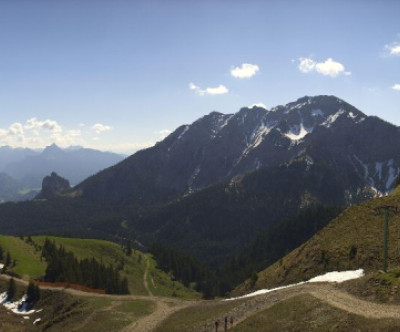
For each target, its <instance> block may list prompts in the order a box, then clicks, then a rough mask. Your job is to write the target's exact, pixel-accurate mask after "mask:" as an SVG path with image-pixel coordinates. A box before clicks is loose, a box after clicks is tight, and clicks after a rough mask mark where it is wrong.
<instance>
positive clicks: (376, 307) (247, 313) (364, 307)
mask: <svg viewBox="0 0 400 332" xmlns="http://www.w3.org/2000/svg"><path fill="white" fill-rule="evenodd" d="M300 294H310V295H312V296H314V297H316V298H317V299H319V300H321V301H324V302H326V303H328V304H329V305H331V306H333V307H336V308H338V309H341V310H344V311H346V312H348V313H352V314H355V315H359V316H363V317H365V318H370V319H385V318H391V319H397V320H400V306H396V305H388V304H378V303H373V302H369V301H365V300H361V299H359V298H357V297H355V296H353V295H350V294H349V293H346V292H344V291H342V290H339V289H337V288H336V287H335V285H334V284H326V283H325V284H322V283H321V284H305V285H300V286H295V287H292V288H287V289H281V290H277V291H274V292H271V293H267V294H264V295H259V296H255V297H251V298H247V299H242V300H234V301H237V302H238V305H237V306H236V307H235V308H233V309H231V310H230V311H227V312H226V313H224V315H223V316H216V317H213V318H211V319H209V320H208V321H207V322H202V323H200V324H198V325H197V326H194V327H193V328H192V329H190V330H188V331H190V332H200V331H201V332H203V331H214V330H215V325H214V324H215V321H216V320H219V322H220V330H221V331H223V330H224V318H225V316H228V317H229V318H230V317H233V318H234V325H233V326H236V325H237V324H239V323H241V322H243V321H244V320H246V319H247V318H249V317H251V316H253V315H255V314H257V313H258V312H260V311H263V310H266V309H268V308H270V307H272V306H273V305H275V304H277V303H278V302H281V301H285V300H287V299H290V298H292V297H294V296H297V295H300ZM230 328H231V326H230V324H229V323H228V329H230Z"/></svg>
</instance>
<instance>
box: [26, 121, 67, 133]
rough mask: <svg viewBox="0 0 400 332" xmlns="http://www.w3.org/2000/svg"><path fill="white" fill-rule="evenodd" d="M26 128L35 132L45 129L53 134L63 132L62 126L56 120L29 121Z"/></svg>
mask: <svg viewBox="0 0 400 332" xmlns="http://www.w3.org/2000/svg"><path fill="white" fill-rule="evenodd" d="M24 128H25V129H27V130H35V129H43V130H48V131H51V132H53V133H60V132H62V128H61V126H60V125H59V124H58V123H57V121H54V120H49V119H47V120H45V121H39V120H38V119H36V118H31V119H28V120H27V121H26V123H25V125H24Z"/></svg>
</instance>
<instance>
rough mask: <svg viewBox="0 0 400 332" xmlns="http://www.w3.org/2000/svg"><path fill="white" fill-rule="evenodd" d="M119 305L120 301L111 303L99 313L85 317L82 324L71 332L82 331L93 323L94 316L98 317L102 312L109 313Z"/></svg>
mask: <svg viewBox="0 0 400 332" xmlns="http://www.w3.org/2000/svg"><path fill="white" fill-rule="evenodd" d="M121 303H122V302H121V301H112V302H111V304H110V305H109V306H108V307H107V308H104V309H102V310H100V311H93V312H92V313H91V314H90V315H89V316H87V317H86V318H85V319H84V320H83V322H82V323H81V324H79V325H78V326H76V327H74V328H73V329H72V332H73V331H80V330H82V329H83V328H84V327H85V326H86V325H87V324H89V323H90V322H91V321H93V320H94V319H95V318H96V316H98V315H99V314H101V313H102V312H104V311H111V310H113V309H114V308H116V307H118V306H119V305H120V304H121Z"/></svg>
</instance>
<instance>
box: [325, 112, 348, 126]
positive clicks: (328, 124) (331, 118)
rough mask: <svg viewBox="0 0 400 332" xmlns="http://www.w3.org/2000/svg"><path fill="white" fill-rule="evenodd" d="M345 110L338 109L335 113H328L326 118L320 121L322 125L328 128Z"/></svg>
mask: <svg viewBox="0 0 400 332" xmlns="http://www.w3.org/2000/svg"><path fill="white" fill-rule="evenodd" d="M345 112H346V111H345V110H344V109H340V110H339V111H337V112H336V113H335V114H333V115H329V116H328V118H327V119H326V120H325V121H324V122H323V123H322V126H325V127H327V128H329V127H330V126H331V125H332V123H334V122H335V121H336V120H337V119H338V117H339V116H341V115H342V114H343V113H345Z"/></svg>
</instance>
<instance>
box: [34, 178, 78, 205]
mask: <svg viewBox="0 0 400 332" xmlns="http://www.w3.org/2000/svg"><path fill="white" fill-rule="evenodd" d="M70 189H71V186H70V185H69V181H68V180H67V179H64V178H62V177H61V176H59V175H57V173H55V172H53V173H51V175H50V176H46V177H45V178H44V179H43V182H42V190H41V191H40V193H39V194H38V195H37V196H36V198H37V199H51V198H53V197H57V196H62V195H64V194H66V193H68V191H69V190H70Z"/></svg>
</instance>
